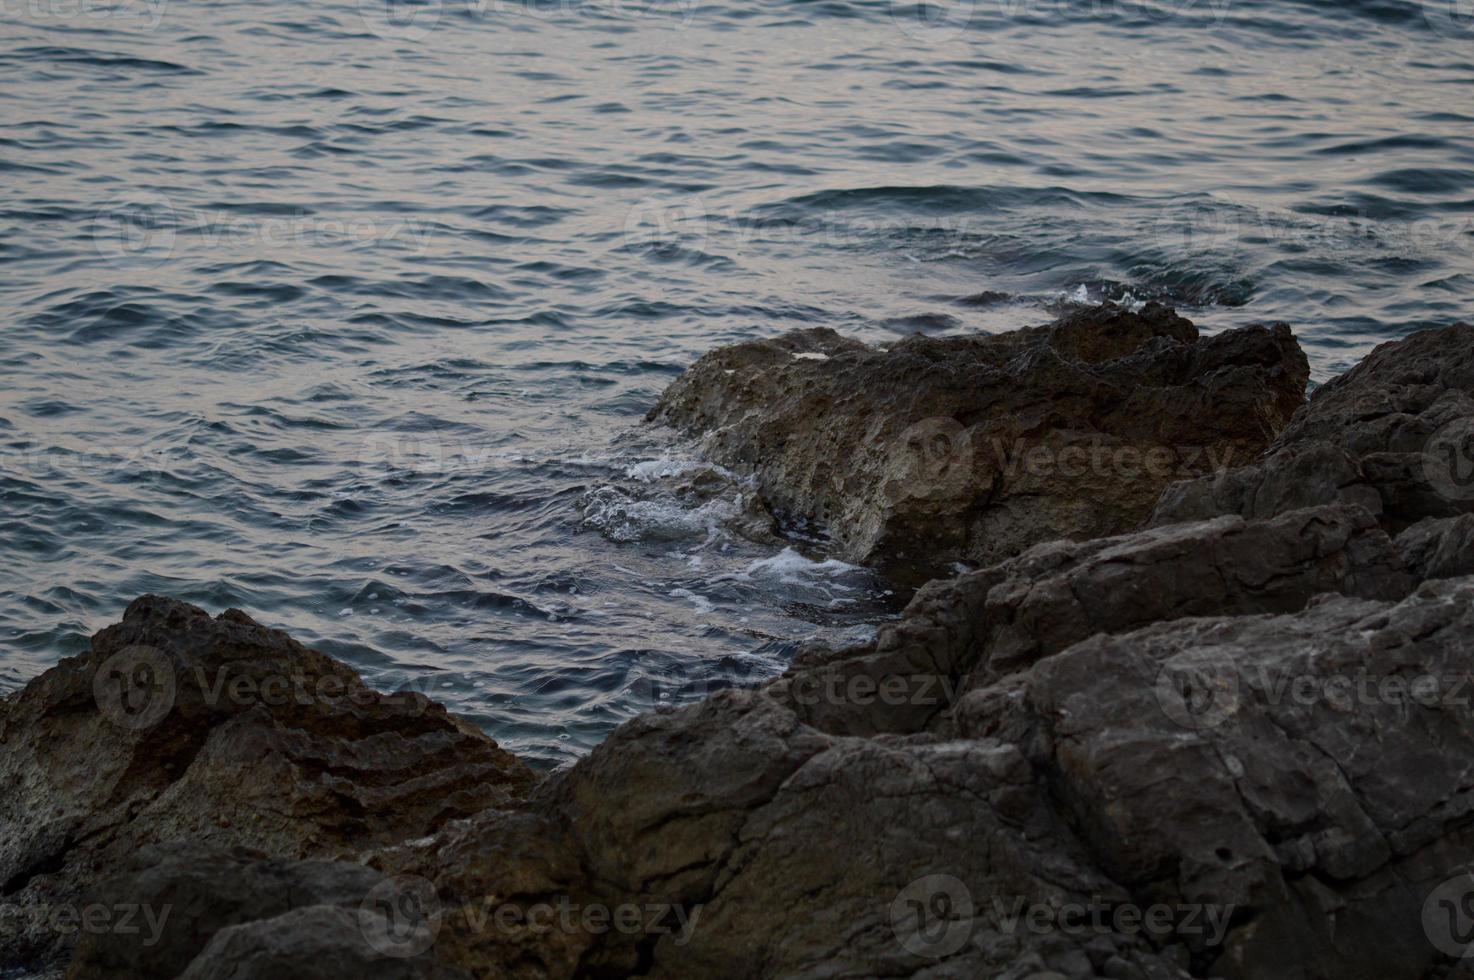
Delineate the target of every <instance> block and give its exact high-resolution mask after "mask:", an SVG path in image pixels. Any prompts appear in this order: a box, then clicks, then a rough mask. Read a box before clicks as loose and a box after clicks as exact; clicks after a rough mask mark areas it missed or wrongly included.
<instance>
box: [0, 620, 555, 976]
mask: <svg viewBox="0 0 1474 980" xmlns="http://www.w3.org/2000/svg"><path fill="white" fill-rule="evenodd" d="M533 782H534V776H533V774H532V773H531V771H529V770H528V769H527V768H526V767H525V766H524V765H523V764H522V763H521V762H519V761H518V760H517V759H515V758H514V757H513V756H512V755H510V754H509V753H507V752H504V751H503V750H502V749H500V748H499V747H498V746H497V745H496V743H495V742H493V741H492V740H491V739H490V738H488V737H487V736H486V735H485V734H483V733H482V732H481V731H479V730H478V729H476V728H474V727H473V726H471V725H469V724H467V723H465V722H462V721H460V720H459V719H457V718H455V717H453V716H452V715H450V714H448V713H447V712H446V711H445V709H444V708H442V707H440V706H438V705H433V704H431V703H430V702H428V701H427V700H426V699H425V698H424V697H422V696H420V695H418V694H396V695H382V694H378V693H376V692H374V691H372V690H369V689H368V688H366V687H365V686H364V685H363V683H362V681H361V680H360V679H359V678H358V675H357V674H355V673H354V672H353V671H352V670H351V669H349V668H348V667H346V666H344V665H343V664H340V663H338V662H336V661H334V660H332V659H330V658H329V657H326V656H324V655H322V654H320V653H317V652H316V651H313V650H309V649H307V648H306V647H304V646H302V645H301V644H299V643H297V642H295V641H293V640H292V639H291V638H290V637H288V636H287V635H286V634H284V633H281V632H278V631H276V630H269V629H266V628H264V627H261V626H259V625H257V624H256V623H254V622H253V621H252V620H251V619H250V618H249V617H247V616H246V615H245V614H244V613H241V612H239V611H236V610H230V611H228V612H225V613H223V614H221V615H220V616H219V617H217V618H214V619H211V618H210V617H209V616H208V615H207V614H206V613H205V612H204V611H203V610H200V609H197V608H195V607H194V606H190V605H186V604H185V603H182V602H177V601H174V600H171V599H162V598H158V597H155V596H145V597H143V598H141V599H138V600H137V601H135V602H134V603H132V604H131V605H130V606H129V607H128V610H127V612H126V613H125V615H124V618H123V621H122V622H121V623H119V624H117V625H115V626H111V627H108V628H107V629H105V630H103V631H102V632H100V633H98V634H97V635H96V636H95V637H93V640H92V645H91V648H90V649H89V650H88V652H87V653H85V654H83V655H81V656H79V657H73V658H71V659H68V660H64V661H62V663H60V664H59V665H58V666H56V667H55V668H53V669H51V670H49V671H47V672H46V673H45V674H43V675H42V676H41V677H39V678H37V679H36V680H35V681H33V682H32V683H31V684H29V685H28V686H27V687H26V688H25V690H24V691H23V692H21V693H20V694H18V695H16V696H15V697H14V698H12V699H9V700H8V701H7V702H5V710H4V713H3V715H0V786H4V787H6V792H5V793H4V794H3V795H0V895H3V896H4V899H3V900H4V901H5V903H6V904H7V905H9V906H11V907H12V908H15V909H18V910H20V914H18V915H16V916H12V917H10V918H7V919H0V928H5V929H7V930H8V931H10V932H11V933H12V934H8V935H3V936H0V949H3V950H4V951H5V952H6V953H8V954H9V955H10V957H11V959H12V960H13V961H16V962H32V963H34V962H44V961H46V960H47V959H49V958H53V957H55V956H58V955H61V953H62V950H63V949H64V948H65V946H66V945H67V944H68V942H69V941H70V937H69V936H67V935H63V934H60V933H58V931H57V930H55V929H53V928H48V927H47V925H46V922H45V921H44V917H43V919H42V920H41V921H38V918H37V914H36V912H37V910H43V911H44V910H46V909H48V908H57V907H71V906H74V905H75V903H76V902H77V901H78V900H79V898H80V897H81V895H82V892H83V890H84V888H86V887H87V886H89V885H91V884H92V883H93V882H94V881H95V880H96V879H97V878H98V877H99V876H102V875H106V874H107V873H109V872H110V871H114V870H117V869H120V868H122V867H123V866H124V862H125V860H126V859H127V858H129V857H130V856H131V854H132V853H133V852H134V851H135V850H137V849H138V848H140V847H142V846H144V845H147V844H150V843H154V842H160V841H190V842H194V843H199V844H213V845H217V846H222V847H229V846H237V845H239V846H245V847H250V848H255V849H258V850H261V851H263V852H265V853H267V854H270V855H272V856H274V857H278V858H303V857H339V856H344V855H351V854H355V853H357V852H358V851H360V850H362V849H363V848H365V847H372V846H378V845H389V844H392V843H396V842H399V841H403V840H408V839H413V838H416V837H422V836H425V835H427V834H430V833H432V832H434V831H435V830H437V829H438V828H439V827H441V826H443V825H444V824H445V823H447V822H448V821H450V820H453V819H456V818H458V817H464V816H469V815H471V814H474V813H478V812H480V811H482V810H485V809H487V808H488V807H495V806H500V805H504V804H506V803H508V802H509V801H511V800H513V799H515V798H518V797H520V796H522V795H524V794H525V792H526V791H527V789H529V788H530V787H531V785H532V784H533Z"/></svg>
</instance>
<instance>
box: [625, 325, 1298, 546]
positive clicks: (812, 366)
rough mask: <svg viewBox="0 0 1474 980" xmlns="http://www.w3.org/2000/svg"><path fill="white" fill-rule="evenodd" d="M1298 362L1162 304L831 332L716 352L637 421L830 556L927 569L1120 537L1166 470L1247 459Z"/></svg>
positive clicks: (1174, 473) (1291, 405)
mask: <svg viewBox="0 0 1474 980" xmlns="http://www.w3.org/2000/svg"><path fill="white" fill-rule="evenodd" d="M1308 374H1309V371H1308V367H1307V365H1306V361H1305V356H1304V354H1302V353H1301V351H1300V349H1299V347H1298V346H1297V345H1296V343H1295V341H1294V338H1293V337H1292V336H1291V334H1290V331H1289V328H1288V327H1285V326H1283V325H1281V326H1276V327H1247V328H1243V329H1240V330H1233V331H1229V332H1227V333H1223V334H1219V335H1216V336H1213V337H1207V338H1199V337H1198V334H1197V330H1196V328H1194V327H1193V325H1192V324H1191V323H1189V322H1188V321H1187V320H1184V319H1182V318H1181V317H1178V316H1176V315H1175V314H1173V313H1172V312H1171V311H1170V310H1167V309H1165V308H1163V307H1160V306H1156V305H1148V306H1147V307H1146V308H1145V309H1144V310H1143V311H1142V312H1140V313H1131V312H1127V311H1126V310H1123V309H1121V308H1119V307H1113V306H1106V307H1101V308H1098V309H1094V310H1087V311H1083V312H1079V313H1076V314H1073V315H1071V316H1069V317H1066V318H1065V319H1063V320H1060V321H1059V322H1057V323H1055V324H1053V325H1050V326H1047V327H1039V328H1033V329H1027V330H1018V331H1014V332H1011V333H1004V334H998V335H992V336H963V337H941V338H933V337H922V336H913V337H909V338H907V339H905V340H902V341H898V342H897V343H895V344H893V345H891V346H890V347H888V348H884V349H880V348H871V347H867V346H865V345H864V344H861V343H859V342H857V341H853V340H847V339H845V338H843V337H841V336H839V335H838V334H836V333H835V332H834V331H832V330H828V329H811V330H799V331H794V332H792V333H788V334H784V335H783V336H781V337H778V338H775V339H772V340H764V341H753V342H749V343H744V344H738V345H735V346H733V347H725V348H721V349H719V350H716V351H713V352H712V353H710V354H707V355H706V356H705V357H703V358H701V360H699V361H698V362H697V363H696V364H695V365H693V366H692V367H691V368H690V369H689V370H688V371H687V372H686V373H685V374H683V375H682V376H681V377H680V378H679V379H677V380H676V382H675V383H673V384H672V385H671V386H670V388H669V389H668V390H667V391H666V393H665V395H664V396H663V397H662V399H661V401H660V403H659V405H657V406H656V408H655V409H654V410H653V411H652V412H651V413H650V419H651V420H653V421H656V422H660V423H664V424H668V425H671V426H674V427H675V428H677V429H680V430H683V431H685V432H689V433H694V434H699V435H701V436H702V437H703V449H704V450H705V452H706V453H707V454H708V455H710V456H711V458H713V459H714V460H716V461H717V462H720V463H723V464H724V465H728V466H731V467H733V468H736V469H738V470H741V471H744V472H751V473H754V474H755V475H756V478H757V481H758V485H759V488H760V489H761V491H762V493H763V494H764V495H765V497H766V499H767V502H768V503H769V504H770V505H771V507H772V509H773V510H774V512H775V513H778V514H780V515H783V514H786V515H790V516H791V517H795V518H801V519H802V520H804V521H807V522H813V523H817V524H819V525H821V526H826V527H827V528H828V530H829V533H830V535H831V537H832V539H833V541H834V543H835V544H836V545H837V546H838V549H839V551H840V552H841V553H842V555H843V556H844V557H846V558H849V559H851V560H855V561H862V562H871V563H879V564H887V565H891V566H892V567H894V568H899V569H902V570H904V569H905V568H907V567H909V566H919V567H921V568H923V569H934V568H937V567H943V566H945V565H947V564H949V563H951V562H953V561H956V560H968V561H977V562H983V563H992V562H995V561H998V560H1000V559H1003V558H1007V557H1011V556H1012V555H1014V554H1017V553H1019V552H1020V551H1023V550H1024V549H1025V548H1027V547H1029V546H1032V545H1034V544H1038V543H1040V542H1043V541H1048V540H1054V539H1057V538H1075V539H1084V538H1091V537H1099V536H1102V535H1106V534H1116V533H1121V532H1124V531H1127V530H1131V529H1132V528H1134V527H1136V526H1137V525H1138V524H1139V523H1140V522H1141V521H1142V520H1143V519H1144V518H1145V517H1146V516H1147V515H1148V514H1149V513H1150V512H1151V508H1152V506H1153V505H1154V504H1155V503H1156V500H1157V498H1158V496H1159V495H1160V493H1161V491H1162V489H1163V488H1164V487H1165V486H1167V484H1168V483H1170V482H1172V481H1173V480H1176V479H1181V478H1183V477H1184V476H1196V475H1198V474H1201V473H1207V472H1210V471H1214V470H1221V469H1224V468H1227V467H1228V466H1229V465H1231V464H1233V463H1234V462H1244V461H1247V460H1249V459H1252V458H1254V457H1255V456H1257V455H1258V454H1259V453H1260V452H1261V451H1262V450H1263V449H1264V448H1265V447H1266V446H1268V445H1269V443H1270V441H1271V440H1272V439H1273V438H1274V437H1275V435H1276V434H1277V433H1278V432H1279V430H1280V429H1281V428H1282V427H1283V426H1284V425H1285V423H1286V422H1288V421H1289V418H1290V416H1291V415H1292V414H1293V413H1294V412H1295V410H1296V409H1298V408H1299V407H1300V406H1301V404H1302V403H1303V400H1304V391H1305V383H1306V379H1307V377H1308Z"/></svg>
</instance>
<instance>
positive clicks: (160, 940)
mask: <svg viewBox="0 0 1474 980" xmlns="http://www.w3.org/2000/svg"><path fill="white" fill-rule="evenodd" d="M385 880H386V879H385V877H384V875H383V874H381V873H379V872H377V871H374V870H372V869H370V868H365V867H363V866H361V865H357V864H347V863H344V862H337V861H281V860H275V859H272V858H270V857H268V856H267V855H266V854H264V853H262V852H260V851H252V850H249V849H247V848H240V847H237V848H231V849H228V850H224V849H221V848H217V847H210V846H207V845H202V844H184V843H175V844H163V845H159V844H156V845H151V846H149V847H145V848H144V849H143V850H141V851H140V852H139V853H138V854H136V855H134V856H132V857H131V858H129V859H128V860H127V862H126V864H125V866H124V867H123V868H122V869H121V870H120V871H119V872H118V873H116V874H114V875H113V877H111V878H109V879H108V880H107V881H106V883H105V884H104V885H103V886H102V887H101V888H99V889H97V890H95V891H94V892H92V893H91V894H89V895H88V896H87V903H88V904H91V905H99V906H102V907H106V908H123V907H127V906H130V905H134V906H137V907H139V908H140V909H142V910H145V911H147V912H149V913H150V914H148V915H146V916H141V917H140V919H141V921H142V923H143V924H144V925H145V926H146V927H147V931H146V933H145V934H143V935H138V934H135V933H133V932H131V931H127V932H125V931H118V930H102V931H96V932H84V933H82V934H81V936H80V939H79V942H78V947H77V952H76V955H75V956H74V957H73V960H72V966H71V974H72V975H73V976H79V977H87V976H106V977H111V978H113V980H155V978H159V977H176V976H178V975H179V974H180V973H182V972H184V970H185V968H186V967H188V966H189V964H190V963H191V961H193V960H194V959H195V957H196V956H198V955H199V954H200V952H201V951H202V950H203V949H204V948H205V946H206V945H207V944H208V943H209V942H210V940H211V939H212V938H213V937H214V936H215V935H216V934H217V933H219V932H220V931H221V930H223V929H226V928H229V927H232V926H237V925H243V924H247V923H252V922H259V921H262V920H267V919H275V918H277V917H278V916H281V915H285V914H286V913H288V912H291V911H294V910H301V909H303V908H307V907H310V906H327V905H332V906H338V907H341V908H347V909H357V908H358V907H359V906H360V905H361V904H362V903H364V901H365V899H366V898H367V897H368V895H369V893H370V892H371V891H372V890H373V889H374V888H375V887H376V886H378V885H380V884H381V883H382V882H383V881H385Z"/></svg>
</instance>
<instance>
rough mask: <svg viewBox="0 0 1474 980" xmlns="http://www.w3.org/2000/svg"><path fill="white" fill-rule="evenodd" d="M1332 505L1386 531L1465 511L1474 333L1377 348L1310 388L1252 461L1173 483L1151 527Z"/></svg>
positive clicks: (1471, 502) (1455, 330) (1472, 453)
mask: <svg viewBox="0 0 1474 980" xmlns="http://www.w3.org/2000/svg"><path fill="white" fill-rule="evenodd" d="M1332 500H1344V501H1347V502H1350V503H1356V504H1360V505H1361V506H1363V507H1365V508H1366V509H1367V510H1369V511H1371V512H1372V513H1373V514H1374V515H1376V516H1377V517H1378V518H1379V519H1381V520H1382V522H1383V524H1384V525H1385V526H1386V527H1387V528H1388V529H1389V530H1390V531H1392V532H1394V533H1396V532H1398V531H1401V530H1403V529H1406V528H1407V527H1409V526H1411V525H1412V524H1414V523H1417V522H1418V521H1420V520H1423V519H1425V518H1451V517H1457V516H1459V515H1461V514H1466V513H1470V512H1474V326H1471V325H1469V324H1458V325H1456V326H1453V327H1449V328H1448V329H1445V330H1428V331H1424V332H1422V333H1417V334H1414V335H1413V336H1411V337H1409V338H1407V339H1406V340H1402V341H1397V342H1395V343H1391V344H1384V345H1382V346H1381V347H1378V348H1377V349H1376V350H1375V351H1373V352H1372V353H1371V354H1370V355H1368V357H1367V358H1366V360H1364V361H1363V362H1362V363H1360V364H1358V365H1357V366H1356V367H1355V368H1353V369H1352V370H1351V371H1349V372H1347V373H1346V374H1344V375H1342V376H1341V377H1339V378H1336V379H1335V380H1333V381H1331V382H1330V383H1328V384H1326V385H1324V386H1322V387H1321V388H1320V389H1318V390H1317V391H1316V392H1315V395H1314V397H1312V398H1311V400H1310V404H1309V405H1307V406H1305V407H1304V408H1302V409H1301V410H1300V411H1299V412H1298V413H1296V415H1295V417H1294V419H1293V420H1292V421H1291V423H1290V425H1289V427H1288V428H1287V429H1286V430H1285V431H1284V432H1283V433H1282V434H1281V435H1280V436H1279V438H1278V439H1276V440H1275V443H1274V445H1273V446H1272V447H1270V450H1269V452H1268V453H1266V454H1265V457H1264V458H1263V459H1262V460H1259V461H1258V462H1256V463H1255V464H1254V465H1252V466H1247V467H1243V468H1241V469H1237V470H1233V471H1229V472H1226V473H1220V474H1214V475H1211V476H1205V477H1202V478H1199V479H1195V480H1191V481H1184V482H1182V483H1179V484H1177V485H1174V486H1173V487H1171V488H1170V489H1169V490H1168V491H1167V492H1166V493H1165V494H1164V495H1163V497H1162V500H1161V502H1160V503H1159V504H1158V506H1157V507H1156V510H1155V513H1154V514H1153V520H1154V521H1155V522H1156V523H1167V522H1170V521H1176V520H1196V519H1200V518H1204V517H1211V516H1214V515H1218V514H1240V515H1242V516H1244V517H1272V516H1274V515H1275V514H1283V513H1285V512H1286V511H1289V510H1294V509H1296V508H1299V507H1308V506H1313V505H1315V504H1321V503H1326V502H1328V501H1332Z"/></svg>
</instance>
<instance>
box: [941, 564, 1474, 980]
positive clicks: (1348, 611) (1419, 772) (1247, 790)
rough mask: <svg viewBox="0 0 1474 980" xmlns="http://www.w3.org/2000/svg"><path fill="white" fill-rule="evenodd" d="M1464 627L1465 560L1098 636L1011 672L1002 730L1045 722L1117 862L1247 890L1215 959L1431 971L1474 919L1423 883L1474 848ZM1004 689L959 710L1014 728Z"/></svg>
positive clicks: (1221, 963) (1096, 836) (1042, 740)
mask: <svg viewBox="0 0 1474 980" xmlns="http://www.w3.org/2000/svg"><path fill="white" fill-rule="evenodd" d="M1471 635H1474V582H1471V581H1470V580H1467V579H1465V580H1451V581H1444V582H1437V583H1430V584H1427V585H1424V586H1422V587H1420V589H1419V590H1418V591H1417V592H1416V593H1414V594H1413V595H1412V596H1410V597H1408V598H1407V599H1405V600H1403V601H1402V602H1400V603H1386V602H1373V601H1367V600H1357V599H1351V598H1347V597H1333V598H1328V599H1327V600H1326V601H1324V602H1321V603H1318V604H1315V605H1313V606H1311V607H1310V608H1308V609H1306V610H1304V611H1302V612H1300V613H1296V614H1293V615H1288V616H1279V617H1262V616H1243V617H1234V618H1210V619H1185V620H1179V621H1176V622H1172V623H1162V624H1158V625H1155V626H1151V627H1148V628H1146V629H1144V630H1140V631H1137V632H1134V633H1130V634H1126V635H1121V636H1098V637H1095V638H1093V639H1091V640H1088V641H1086V642H1084V643H1080V644H1077V645H1075V646H1073V647H1071V648H1070V649H1068V650H1066V651H1064V652H1062V653H1060V654H1058V655H1056V656H1054V657H1050V658H1047V659H1045V660H1043V661H1041V662H1040V663H1039V664H1037V665H1036V666H1035V667H1034V668H1033V669H1032V670H1031V671H1030V672H1029V673H1028V674H1027V675H1025V676H1024V677H1023V678H1022V679H1021V680H1018V681H1017V683H1016V684H1015V685H1013V686H1012V689H1013V690H1014V691H1020V690H1021V691H1022V692H1023V694H1022V698H1021V704H1020V706H1019V707H1017V708H1016V709H1014V711H1013V712H1012V714H1013V715H1014V716H1015V720H1014V721H1013V722H1012V723H1011V724H1012V725H1013V726H1014V727H1013V729H1012V731H1010V732H1009V737H1014V738H1018V737H1024V733H1023V731H1022V730H1021V729H1023V728H1029V729H1032V731H1030V732H1029V734H1028V735H1027V737H1026V743H1025V744H1029V745H1033V746H1035V747H1036V749H1037V751H1036V754H1035V755H1034V756H1033V757H1032V758H1031V761H1032V763H1033V764H1034V765H1035V767H1036V769H1037V770H1038V771H1040V772H1041V773H1043V774H1046V775H1047V776H1048V777H1049V778H1050V779H1051V780H1052V782H1053V783H1054V785H1055V788H1056V792H1057V794H1058V799H1059V800H1060V801H1061V802H1062V804H1063V805H1064V806H1065V807H1066V808H1067V810H1068V812H1069V815H1070V818H1071V821H1072V825H1074V826H1076V827H1078V828H1079V829H1080V831H1081V833H1082V834H1083V835H1084V836H1085V837H1086V838H1087V839H1088V840H1090V841H1091V844H1092V847H1091V851H1092V853H1093V854H1094V855H1095V857H1096V858H1097V859H1098V861H1099V862H1100V866H1101V868H1102V869H1103V870H1104V871H1105V872H1106V873H1107V874H1108V875H1110V877H1111V879H1112V880H1114V881H1117V882H1119V883H1120V884H1121V885H1123V886H1124V887H1126V888H1127V889H1129V890H1130V891H1131V892H1132V893H1133V894H1137V895H1151V896H1153V897H1154V898H1156V899H1158V900H1165V901H1168V902H1203V903H1217V904H1220V905H1225V904H1232V905H1233V906H1234V907H1235V909H1236V913H1235V916H1236V921H1237V923H1238V925H1237V927H1236V928H1235V929H1233V930H1231V931H1230V933H1229V934H1228V937H1227V941H1226V942H1225V943H1224V944H1223V947H1222V948H1221V949H1220V950H1217V951H1215V952H1216V955H1215V957H1214V959H1213V962H1212V963H1211V965H1209V969H1208V971H1207V972H1206V973H1205V975H1212V976H1224V977H1230V978H1238V977H1243V978H1259V977H1328V978H1329V977H1336V978H1342V980H1347V978H1350V980H1356V978H1366V980H1374V978H1375V980H1394V978H1417V977H1424V976H1431V975H1434V974H1433V972H1432V971H1433V970H1434V969H1435V967H1436V966H1437V965H1438V964H1439V963H1449V962H1451V961H1450V960H1449V959H1448V958H1447V954H1446V952H1440V948H1439V941H1440V940H1442V941H1443V942H1444V943H1447V942H1448V941H1450V940H1451V939H1452V938H1454V937H1456V936H1457V935H1458V929H1460V928H1462V927H1456V926H1454V925H1452V924H1448V925H1446V926H1445V925H1441V924H1440V920H1439V919H1438V918H1437V917H1436V916H1435V917H1430V918H1428V919H1426V920H1425V919H1424V917H1423V915H1424V908H1425V904H1427V903H1428V902H1429V899H1430V897H1431V894H1432V893H1433V891H1434V890H1435V889H1436V888H1438V887H1439V886H1440V885H1442V884H1444V883H1445V882H1448V881H1449V880H1450V878H1451V876H1454V875H1455V874H1456V872H1458V871H1459V870H1460V869H1468V868H1469V867H1470V864H1471V861H1474V826H1471V823H1470V815H1471V814H1474V725H1471V721H1470V715H1469V710H1468V700H1467V695H1468V693H1469V690H1468V681H1469V677H1470V663H1469V655H1468V649H1469V638H1470V636H1471ZM1000 696H1001V695H1000V694H999V692H990V691H979V692H974V693H972V694H969V695H968V697H967V698H966V699H964V702H963V704H962V705H961V706H960V708H959V715H960V718H961V724H960V728H961V730H962V731H963V732H964V733H966V734H968V735H970V736H972V737H975V738H987V737H1000V736H1001V734H1002V732H1004V731H1006V730H1008V729H1009V727H1010V723H1009V722H1006V721H1004V719H1007V718H1008V716H1009V714H1010V712H1007V711H999V710H997V707H998V704H999V699H1000ZM1471 881H1474V879H1471ZM1469 890H1470V891H1474V889H1469ZM1466 893H1467V891H1466ZM1455 907H1456V906H1455ZM1440 930H1446V931H1450V934H1449V935H1440V934H1439V932H1440Z"/></svg>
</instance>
